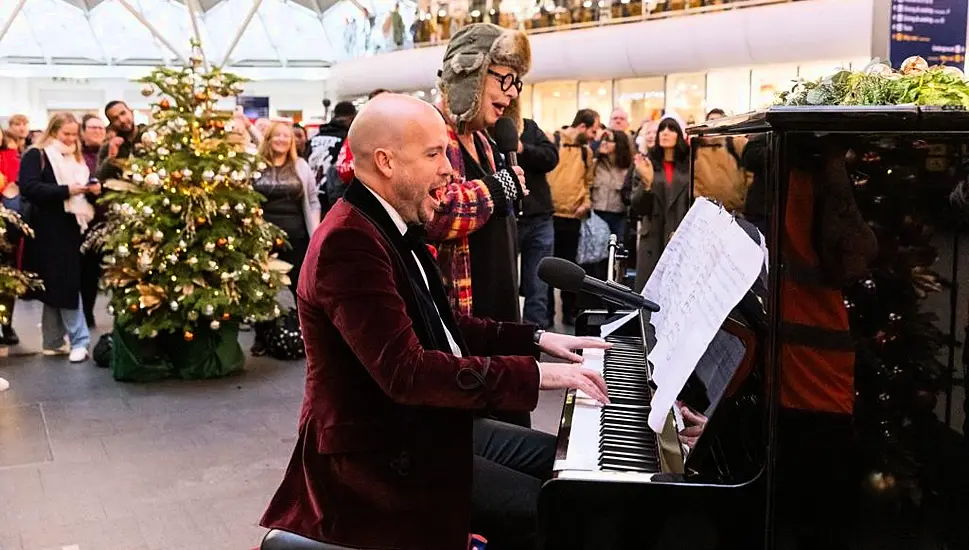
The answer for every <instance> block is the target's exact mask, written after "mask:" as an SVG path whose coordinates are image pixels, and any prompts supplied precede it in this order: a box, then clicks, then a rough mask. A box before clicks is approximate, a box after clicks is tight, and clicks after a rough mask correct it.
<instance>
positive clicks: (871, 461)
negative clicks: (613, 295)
mask: <svg viewBox="0 0 969 550" xmlns="http://www.w3.org/2000/svg"><path fill="white" fill-rule="evenodd" d="M690 133H691V134H693V135H694V137H695V139H703V138H722V137H730V136H741V135H742V136H745V137H747V138H749V139H750V141H749V143H748V145H747V150H746V151H745V153H744V161H745V163H746V164H747V168H748V169H749V170H750V172H751V173H752V174H753V178H754V184H753V185H752V186H751V188H750V191H749V193H748V198H747V206H746V209H745V212H744V216H745V217H746V218H747V219H748V220H750V221H751V222H753V223H755V224H756V225H757V226H758V227H759V228H760V229H761V231H762V232H763V235H764V236H765V238H766V245H767V249H768V257H769V261H768V276H767V285H766V288H764V289H762V290H763V294H762V295H761V296H758V297H757V298H758V299H759V300H760V301H762V303H763V310H762V313H763V317H762V318H758V319H754V318H751V316H750V315H745V313H747V312H749V308H748V311H739V310H735V312H734V313H735V314H732V315H731V317H730V318H729V319H728V320H727V322H726V323H725V324H724V326H723V327H721V330H720V332H719V333H718V336H717V338H715V340H714V344H711V346H714V345H716V344H717V342H718V340H720V339H726V340H725V341H727V342H732V343H733V344H734V345H735V347H736V345H737V343H740V344H739V345H740V348H739V349H742V350H743V354H742V357H739V358H738V357H737V356H736V355H734V356H733V357H732V358H730V360H723V359H722V358H721V359H720V360H719V362H718V361H717V360H714V361H713V362H712V363H711V364H713V365H714V366H712V367H710V366H709V365H708V374H709V373H712V374H714V375H715V374H717V369H722V368H724V367H726V368H729V369H731V370H730V374H731V380H732V383H731V387H730V388H728V389H727V391H726V392H724V398H723V400H722V401H721V402H720V403H719V404H718V406H717V407H716V409H715V410H714V411H713V413H714V414H712V416H710V419H709V422H708V423H707V425H706V427H705V429H704V431H703V435H702V436H701V438H700V440H699V441H698V442H697V444H696V447H694V448H693V449H692V451H690V453H689V454H688V455H687V456H686V457H685V461H684V463H683V465H682V466H683V468H682V471H681V472H677V471H669V468H668V467H667V466H668V464H664V465H663V467H662V468H659V470H661V471H660V472H658V473H657V474H654V475H651V476H648V477H646V476H639V477H636V476H635V475H632V474H630V475H625V474H622V473H618V474H617V473H614V472H606V471H602V472H595V473H594V474H589V475H579V476H570V475H563V472H562V468H563V467H564V466H563V465H562V464H558V465H557V469H558V471H557V472H556V474H555V476H554V477H553V479H552V480H550V481H549V482H548V483H547V484H546V485H545V487H544V488H543V492H542V495H541V499H540V504H539V515H540V522H541V530H542V533H543V538H544V542H543V544H544V548H547V549H549V550H551V549H555V550H563V549H576V550H578V549H596V550H612V549H622V550H626V549H636V550H640V549H641V550H652V549H678V550H679V549H691V550H693V549H744V550H759V549H774V548H784V549H786V548H791V549H803V548H811V549H812V550H813V548H862V549H869V548H870V549H876V548H877V549H879V550H881V549H896V548H897V549H903V548H904V549H908V548H913V549H914V548H969V522H967V521H965V519H966V517H969V449H967V444H966V439H965V437H964V436H963V434H962V428H963V426H962V424H963V420H964V419H965V418H967V415H966V403H967V402H969V401H967V400H965V397H964V396H965V395H966V394H967V393H969V392H966V388H965V384H966V382H965V377H964V376H960V375H959V374H958V372H963V369H961V368H958V365H957V362H958V356H957V354H956V351H955V350H956V349H957V348H958V346H959V345H961V344H960V343H959V340H960V337H961V334H962V332H961V331H962V329H963V328H966V330H967V334H969V328H967V326H969V325H967V323H969V319H967V318H966V310H967V307H966V303H967V302H969V296H967V293H966V292H965V291H964V290H963V288H962V287H961V286H960V285H959V283H960V282H961V279H965V277H966V273H967V272H966V269H969V260H967V259H965V258H966V257H967V256H969V255H966V254H965V253H962V254H960V252H959V241H960V237H961V236H962V235H963V234H964V233H965V231H966V227H967V224H966V223H965V221H966V220H967V219H969V200H966V201H965V202H964V203H960V202H959V201H958V200H952V201H950V194H952V195H954V197H955V196H957V195H959V193H960V191H962V192H964V194H965V197H966V198H969V184H967V183H966V180H967V172H969V112H965V111H959V110H947V109H940V108H926V107H916V106H900V107H809V108H802V107H798V108H788V107H774V108H770V109H767V110H765V111H759V112H755V113H751V114H748V115H743V116H739V117H732V118H726V119H721V120H718V121H714V122H710V123H708V124H705V125H701V126H697V127H693V128H691V129H690ZM834 150H837V151H840V152H838V153H837V156H839V157H843V159H846V160H844V162H843V163H841V161H842V160H843V159H842V158H838V159H837V160H838V162H837V163H835V164H836V165H837V166H842V165H843V166H844V169H843V171H845V172H846V174H844V176H845V177H847V178H849V179H850V182H851V184H850V189H851V193H850V194H851V195H852V196H853V200H854V202H855V208H857V211H858V213H859V214H860V216H861V217H862V218H863V219H864V221H865V222H867V224H868V225H869V226H870V227H871V228H872V230H873V232H874V234H875V235H876V237H877V241H878V243H877V244H878V250H877V257H875V258H874V259H872V260H871V261H870V264H869V265H868V267H867V272H866V274H865V275H864V276H862V277H860V278H858V279H856V280H852V281H847V282H845V283H844V285H843V287H841V288H840V290H839V292H841V293H842V294H843V296H844V303H845V308H846V310H847V312H848V315H849V318H850V336H851V339H852V340H851V346H852V348H853V350H854V352H853V353H854V359H853V372H852V375H853V378H854V386H853V387H854V398H853V405H852V406H853V409H852V412H851V414H847V415H843V414H835V415H833V417H834V418H836V419H837V422H836V423H832V424H831V425H830V426H831V428H829V427H828V424H827V417H826V416H825V415H817V414H815V412H814V411H809V413H808V414H807V415H805V418H806V419H807V421H804V420H803V419H800V420H799V419H798V418H799V416H798V415H800V414H801V412H802V411H800V410H795V409H792V408H791V407H790V406H788V404H787V403H785V402H782V388H781V385H782V382H783V379H784V378H785V376H787V375H788V373H787V372H782V371H781V369H782V367H783V365H785V362H784V357H783V355H782V354H783V353H785V349H789V346H790V345H791V344H792V342H793V341H794V340H793V339H792V337H790V336H789V334H790V333H789V327H790V323H786V322H785V321H786V319H785V317H784V312H782V309H783V308H782V306H781V304H782V303H783V292H784V289H785V288H789V286H790V284H792V281H794V279H793V278H794V277H796V276H797V275H796V273H794V271H792V270H791V265H790V264H791V263H792V262H791V261H790V259H789V257H788V256H787V255H786V254H785V253H784V252H783V251H785V250H788V249H789V248H788V247H789V245H790V244H791V243H790V240H791V233H790V232H791V231H792V230H793V229H792V228H790V227H787V228H786V227H785V223H786V222H787V217H786V216H787V213H788V208H787V206H788V203H787V200H788V196H789V192H790V185H792V184H791V183H790V182H791V177H792V171H794V170H808V171H811V170H818V171H821V170H823V169H824V166H830V162H828V161H830V160H831V159H830V158H828V157H826V156H825V155H832V154H834V153H832V152H831V151H834ZM826 162H828V164H827V165H826V164H825V163H826ZM839 163H841V164H839ZM817 193H818V195H817V196H819V197H820V196H824V193H825V191H824V190H823V189H820V190H818V191H817ZM811 238H812V239H817V238H818V237H817V236H816V235H812V236H811ZM812 242H817V241H812ZM931 251H934V254H933V252H931ZM909 270H913V271H912V273H915V275H914V276H913V275H911V274H910V273H908V271H909ZM926 273H932V274H934V275H935V276H936V278H935V279H931V277H929V278H930V279H931V280H930V281H929V283H932V282H935V283H938V282H939V281H941V285H940V284H935V285H934V287H933V285H932V284H929V285H928V286H922V287H919V285H918V284H910V283H911V281H913V280H914V281H915V283H918V282H919V281H918V280H917V279H918V278H919V277H922V276H923V275H925V274H926ZM926 276H927V275H926ZM913 286H914V290H913ZM963 286H964V285H963ZM747 305H748V306H749V305H750V304H747ZM738 309H742V308H738ZM614 313H615V312H605V311H588V312H585V313H584V314H583V315H581V316H580V318H579V320H578V321H577V323H576V333H577V334H591V335H597V334H598V331H599V326H601V325H602V324H603V323H605V322H607V321H609V320H611V319H613V318H614V317H613V314H614ZM907 322H908V323H910V325H906V324H905V323H907ZM919 323H920V324H919ZM623 331H625V332H623ZM649 332H650V327H649V323H648V318H645V319H640V322H639V323H638V324H635V323H630V324H628V325H626V326H624V327H623V329H621V330H620V332H619V333H618V334H619V335H620V336H626V337H639V338H641V339H642V340H643V346H644V350H645V349H647V348H648V347H649ZM933 346H935V348H933ZM711 352H712V351H711V350H708V354H706V355H705V356H704V359H701V361H700V365H698V367H697V372H696V373H694V376H693V377H691V381H690V383H688V385H687V387H686V388H685V389H684V392H683V393H681V396H680V397H681V399H683V400H684V401H685V402H688V403H692V404H695V405H696V406H697V407H700V408H702V407H703V396H704V388H705V386H706V385H707V384H709V383H710V380H701V379H702V378H703V376H702V372H703V368H704V363H705V361H707V362H709V361H710V359H711V357H709V355H710V354H711ZM714 355H715V354H714ZM966 355H967V358H966V359H967V362H969V354H966ZM710 369H712V370H710ZM957 371H958V372H957ZM960 385H961V386H963V387H962V388H959V387H956V386H960ZM785 391H787V392H789V393H790V392H791V391H792V390H791V389H790V387H788V388H786V390H785ZM570 399H571V401H570ZM574 400H575V396H574V395H572V396H567V397H566V404H565V407H564V413H563V418H562V426H560V432H559V454H560V455H562V454H563V453H564V452H565V449H566V448H567V447H568V445H569V440H570V439H571V438H572V437H573V436H574V434H572V433H570V432H571V429H572V426H571V425H570V414H571V407H572V406H573V405H574ZM792 419H793V420H792ZM818 419H820V420H819V421H817V422H815V420H818ZM828 440H830V441H828ZM799 445H800V446H801V448H803V451H804V453H803V454H804V457H811V459H812V460H814V461H815V462H813V463H812V462H809V461H806V460H804V459H803V458H804V457H798V456H797V452H796V451H797V450H798V448H799V447H798V446H799ZM659 446H660V447H661V446H662V443H660V444H659ZM792 449H793V450H794V451H793V452H792ZM812 466H816V468H815V467H812ZM674 470H675V468H674ZM799 470H800V471H801V472H803V476H802V477H803V479H801V480H798V475H797V473H798V471H799ZM792 479H793V480H794V481H793V482H792ZM812 484H813V485H816V486H817V487H824V488H825V489H824V490H823V491H820V492H819V491H818V490H817V487H812ZM819 541H822V542H819Z"/></svg>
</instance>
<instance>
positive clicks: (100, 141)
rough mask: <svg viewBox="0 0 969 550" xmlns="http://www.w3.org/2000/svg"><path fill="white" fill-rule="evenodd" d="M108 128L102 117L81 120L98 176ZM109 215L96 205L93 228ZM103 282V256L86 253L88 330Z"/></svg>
mask: <svg viewBox="0 0 969 550" xmlns="http://www.w3.org/2000/svg"><path fill="white" fill-rule="evenodd" d="M105 131H106V128H105V126H104V121H103V120H101V117H99V116H98V115H94V114H90V113H89V114H86V115H84V118H82V119H81V152H82V153H83V155H84V162H85V163H87V167H88V170H89V171H90V173H91V174H97V169H98V153H100V151H101V146H102V145H104V141H105V136H106V133H105ZM106 214H107V212H106V211H105V208H104V207H103V206H100V207H99V206H98V205H97V203H95V205H94V220H92V222H91V224H90V225H91V227H94V226H95V225H97V224H98V223H99V222H100V221H101V220H103V219H104V216H105V215H106ZM100 280H101V254H100V253H99V252H97V251H96V250H88V251H86V252H84V255H83V256H82V258H81V305H82V307H83V309H84V318H85V319H86V320H87V326H88V328H94V327H95V326H97V325H96V323H95V322H94V304H95V302H96V301H97V297H98V283H99V281H100Z"/></svg>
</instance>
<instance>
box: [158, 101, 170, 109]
mask: <svg viewBox="0 0 969 550" xmlns="http://www.w3.org/2000/svg"><path fill="white" fill-rule="evenodd" d="M158 106H159V107H160V108H161V110H163V111H167V110H169V109H171V108H172V102H171V101H168V99H167V98H162V100H161V101H159V102H158Z"/></svg>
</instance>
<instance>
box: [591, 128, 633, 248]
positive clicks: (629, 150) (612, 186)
mask: <svg viewBox="0 0 969 550" xmlns="http://www.w3.org/2000/svg"><path fill="white" fill-rule="evenodd" d="M632 165H633V147H632V143H630V139H629V134H627V133H626V132H623V131H620V130H606V131H605V132H604V133H603V134H602V138H601V139H600V140H599V152H598V153H597V154H596V160H595V168H594V169H593V180H592V188H591V192H592V211H593V212H595V213H596V214H597V215H598V216H599V217H600V218H602V219H603V220H605V222H606V223H607V224H609V230H610V231H611V232H612V233H613V234H615V235H616V236H617V237H618V238H619V241H620V242H622V240H623V236H624V235H625V234H626V204H625V201H624V200H623V196H622V188H623V183H625V180H626V173H628V172H629V169H630V168H631V167H632Z"/></svg>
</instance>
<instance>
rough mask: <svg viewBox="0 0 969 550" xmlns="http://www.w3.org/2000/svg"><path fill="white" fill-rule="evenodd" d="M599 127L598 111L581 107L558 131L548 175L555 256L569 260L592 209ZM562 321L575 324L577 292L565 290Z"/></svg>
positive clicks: (551, 317)
mask: <svg viewBox="0 0 969 550" xmlns="http://www.w3.org/2000/svg"><path fill="white" fill-rule="evenodd" d="M598 129H599V113H597V112H595V111H593V110H592V109H582V110H580V111H579V112H578V113H576V114H575V119H573V120H572V126H570V127H568V128H566V129H564V130H561V131H559V133H558V142H559V163H558V166H556V167H555V170H553V171H552V172H551V173H550V174H549V175H548V183H549V187H550V189H551V192H552V204H553V207H554V209H555V215H554V217H553V218H552V223H553V226H554V228H555V247H554V250H555V256H556V257H557V258H563V259H565V260H569V261H570V262H574V261H575V256H576V253H577V252H578V250H579V230H580V229H581V227H582V220H583V219H585V217H586V216H588V215H589V212H590V211H591V210H592V199H591V198H590V196H589V187H591V186H592V176H593V165H594V163H593V158H592V156H593V153H592V150H591V149H590V147H589V145H588V144H589V142H590V141H592V140H593V139H595V136H596V132H597V131H598ZM561 294H562V322H563V323H565V324H567V325H571V324H574V323H575V316H576V314H577V313H578V312H577V310H576V307H575V298H576V296H575V294H573V293H571V292H562V293H561ZM548 304H549V307H548V311H549V320H548V324H549V326H551V325H552V324H553V323H554V317H555V307H554V304H555V301H554V297H553V296H552V289H549V302H548Z"/></svg>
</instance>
